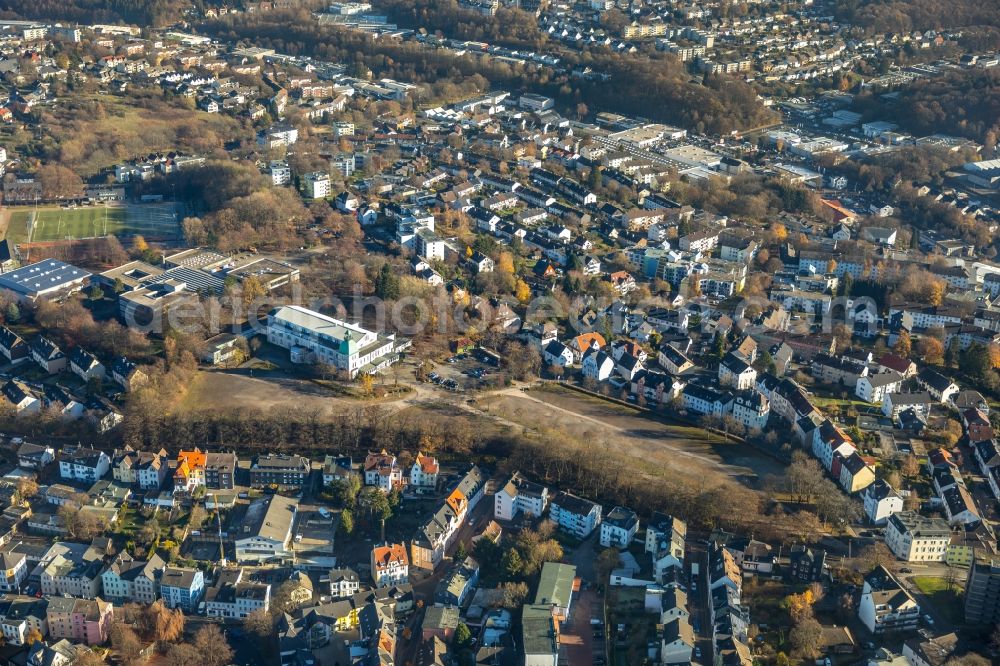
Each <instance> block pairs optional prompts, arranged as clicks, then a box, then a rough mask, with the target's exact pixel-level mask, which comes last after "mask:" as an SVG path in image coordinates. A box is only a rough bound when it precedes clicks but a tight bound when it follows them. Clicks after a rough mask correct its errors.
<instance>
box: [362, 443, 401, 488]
mask: <svg viewBox="0 0 1000 666" xmlns="http://www.w3.org/2000/svg"><path fill="white" fill-rule="evenodd" d="M363 469H364V474H365V485H366V486H376V487H377V488H380V489H382V490H383V491H384V492H387V493H388V492H391V491H392V489H393V488H397V487H400V486H402V485H403V470H402V468H401V467H400V466H399V464H398V463H397V462H396V456H394V455H390V454H389V453H388V452H387V451H386V450H385V449H382V451H381V452H379V453H373V452H371V451H369V452H368V456H367V457H366V458H365V464H364V468H363Z"/></svg>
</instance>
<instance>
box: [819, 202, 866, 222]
mask: <svg viewBox="0 0 1000 666" xmlns="http://www.w3.org/2000/svg"><path fill="white" fill-rule="evenodd" d="M820 201H821V202H822V203H823V205H824V206H826V207H827V208H829V209H830V210H831V211H833V221H834V222H844V223H845V224H851V223H853V222H855V221H857V219H858V216H857V215H855V214H854V211H853V210H850V209H849V208H845V207H844V205H843V204H842V203H840V202H839V201H837V200H836V199H820Z"/></svg>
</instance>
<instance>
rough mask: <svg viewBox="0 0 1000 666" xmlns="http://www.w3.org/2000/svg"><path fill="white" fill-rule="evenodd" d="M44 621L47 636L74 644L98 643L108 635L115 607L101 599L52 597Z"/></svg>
mask: <svg viewBox="0 0 1000 666" xmlns="http://www.w3.org/2000/svg"><path fill="white" fill-rule="evenodd" d="M45 620H46V622H47V624H48V627H49V636H50V637H51V638H53V639H59V638H65V639H68V640H71V641H73V642H75V643H86V644H87V645H101V644H103V643H106V642H107V641H108V639H109V638H110V634H111V624H112V622H114V607H113V606H112V605H111V603H109V602H107V601H102V600H100V599H74V598H72V597H52V598H51V599H49V605H48V608H47V609H46V614H45Z"/></svg>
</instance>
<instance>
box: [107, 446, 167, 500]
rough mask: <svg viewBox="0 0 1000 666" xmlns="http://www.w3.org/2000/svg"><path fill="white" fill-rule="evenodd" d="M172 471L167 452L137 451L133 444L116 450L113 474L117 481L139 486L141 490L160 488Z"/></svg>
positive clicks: (112, 468) (113, 458) (161, 450)
mask: <svg viewBox="0 0 1000 666" xmlns="http://www.w3.org/2000/svg"><path fill="white" fill-rule="evenodd" d="M169 472H170V467H169V463H168V461H167V452H166V451H165V450H163V449H160V450H159V451H157V452H155V453H149V452H146V451H136V450H135V449H133V448H132V447H131V446H126V447H125V448H124V449H121V450H115V452H114V455H113V457H112V462H111V476H112V478H114V480H115V481H118V482H120V483H124V484H127V485H135V486H138V487H139V488H140V489H141V490H159V489H160V488H161V487H163V482H164V481H166V480H167V474H169Z"/></svg>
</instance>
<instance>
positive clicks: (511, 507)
mask: <svg viewBox="0 0 1000 666" xmlns="http://www.w3.org/2000/svg"><path fill="white" fill-rule="evenodd" d="M548 501H549V491H548V488H546V487H545V486H541V485H539V484H537V483H532V482H531V481H528V480H527V479H525V478H524V477H522V476H521V474H520V473H519V472H514V474H513V475H512V476H511V477H510V479H509V480H508V481H507V483H505V484H504V485H503V486H502V487H501V488H500V489H499V490H497V492H496V493H495V494H494V496H493V516H494V517H495V518H496V519H497V520H513V519H514V517H515V516H517V514H519V513H524V514H525V515H527V516H530V517H532V518H540V517H541V516H542V514H543V513H544V512H545V507H546V505H547V504H548Z"/></svg>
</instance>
